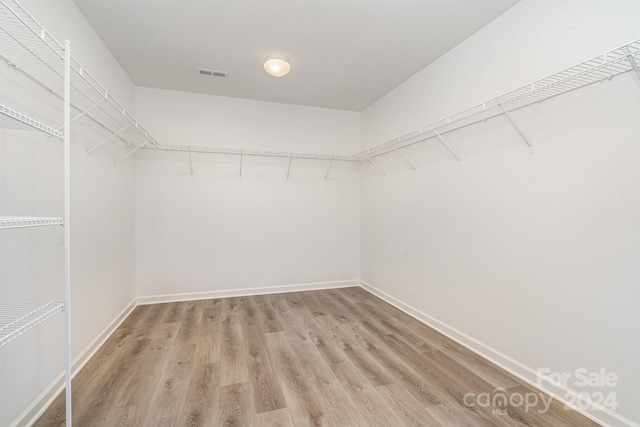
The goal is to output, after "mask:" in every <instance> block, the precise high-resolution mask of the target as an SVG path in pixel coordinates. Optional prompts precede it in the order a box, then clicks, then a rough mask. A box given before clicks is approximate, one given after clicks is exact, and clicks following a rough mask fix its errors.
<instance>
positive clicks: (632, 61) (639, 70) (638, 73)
mask: <svg viewBox="0 0 640 427" xmlns="http://www.w3.org/2000/svg"><path fill="white" fill-rule="evenodd" d="M622 50H623V51H624V53H626V54H627V59H628V60H629V63H630V64H631V67H633V71H635V72H636V76H638V78H639V79H640V68H638V63H637V62H636V60H635V58H634V57H633V55H632V54H631V52H629V48H628V47H626V46H625V47H624V48H622Z"/></svg>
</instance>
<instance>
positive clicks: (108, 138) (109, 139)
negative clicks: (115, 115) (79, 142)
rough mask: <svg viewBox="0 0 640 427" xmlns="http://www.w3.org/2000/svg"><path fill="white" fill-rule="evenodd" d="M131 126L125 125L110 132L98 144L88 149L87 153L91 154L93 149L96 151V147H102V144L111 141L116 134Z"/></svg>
mask: <svg viewBox="0 0 640 427" xmlns="http://www.w3.org/2000/svg"><path fill="white" fill-rule="evenodd" d="M130 127H131V125H126V126H125V127H123V128H122V129H120V130H119V131H117V132H114V133H112V134H111V135H109V136H108V137H107V138H106V139H105V140H103V141H102V142H101V143H100V144H98V145H96V146H94V147H93V148H92V149H90V150H89V151H87V154H91V153H93V152H94V151H96V150H97V149H98V148H100V147H102V146H103V145H104V144H106V143H107V142H109V141H111V140H112V139H113V138H115V137H116V136H118V135H120V134H121V133H122V132H124V131H125V130H127V129H129V128H130Z"/></svg>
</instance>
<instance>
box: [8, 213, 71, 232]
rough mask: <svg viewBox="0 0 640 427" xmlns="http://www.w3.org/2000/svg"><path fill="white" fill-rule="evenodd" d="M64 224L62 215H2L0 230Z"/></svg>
mask: <svg viewBox="0 0 640 427" xmlns="http://www.w3.org/2000/svg"><path fill="white" fill-rule="evenodd" d="M48 225H64V218H60V217H30V216H0V230H6V229H11V228H27V227H43V226H48Z"/></svg>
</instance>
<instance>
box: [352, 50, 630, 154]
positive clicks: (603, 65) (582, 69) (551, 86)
mask: <svg viewBox="0 0 640 427" xmlns="http://www.w3.org/2000/svg"><path fill="white" fill-rule="evenodd" d="M639 63H640V39H639V40H635V41H633V42H631V43H629V44H627V45H625V46H621V47H619V48H616V49H613V50H610V51H608V52H606V53H604V54H602V55H598V56H596V57H594V58H592V59H590V60H588V61H584V62H582V63H580V64H578V65H575V66H573V67H571V68H567V69H566V70H563V71H560V72H558V73H555V74H553V75H551V76H548V77H545V78H544V79H541V80H538V81H535V82H533V83H530V84H528V85H526V86H522V87H520V88H518V89H516V90H513V91H511V92H508V93H506V94H504V95H501V96H498V97H496V98H493V99H490V100H488V101H486V102H483V103H481V104H478V105H476V106H474V107H471V108H468V109H466V110H464V111H461V112H459V113H456V114H453V115H451V116H448V117H445V118H443V119H440V120H437V121H435V122H433V123H430V124H428V125H426V126H422V127H420V128H418V129H415V130H413V131H412V132H408V133H405V134H403V135H400V136H398V137H397V138H393V139H391V140H389V141H386V142H384V143H382V144H379V145H376V146H374V147H371V148H368V149H366V150H363V151H361V152H359V153H358V154H356V155H355V157H356V158H358V159H360V160H363V161H370V162H371V159H372V158H375V157H378V156H382V155H385V154H389V153H392V152H396V153H397V150H399V149H402V148H406V147H409V146H411V145H414V144H418V143H420V142H425V141H427V140H429V139H433V138H436V139H438V140H439V141H440V142H441V143H443V144H444V145H445V146H446V147H447V149H448V150H449V151H450V152H451V153H452V154H453V155H454V156H455V157H456V159H457V160H458V161H460V160H461V159H460V156H459V155H458V154H457V153H456V152H455V151H454V150H453V148H452V147H451V146H450V145H449V144H448V143H447V141H446V140H445V139H444V137H443V136H442V135H444V134H447V133H450V132H453V131H455V130H457V129H461V128H463V127H466V126H470V125H472V124H475V123H479V122H482V121H485V120H488V119H491V118H493V117H496V116H499V115H502V114H504V115H505V116H506V117H507V119H508V120H509V121H510V123H511V124H512V125H513V126H514V127H516V129H517V130H518V132H519V133H520V135H521V136H522V138H523V139H524V140H525V142H526V143H527V144H528V145H529V146H530V148H533V146H532V144H531V142H530V141H529V140H528V139H527V137H526V135H525V134H524V133H522V131H521V130H520V129H519V128H518V126H517V124H516V123H515V121H514V120H513V118H512V117H511V115H510V114H509V113H510V112H511V111H515V110H519V109H521V108H524V107H526V106H529V105H531V104H535V103H538V102H542V101H544V100H547V99H550V98H553V97H556V96H559V95H562V94H564V93H567V92H570V91H573V90H576V89H580V88H583V87H585V86H589V85H591V84H594V83H597V82H602V81H604V80H610V79H612V78H613V77H616V76H618V75H620V74H624V73H627V72H631V71H633V72H635V73H636V74H637V76H638V78H640V70H639V68H638V64H639ZM405 160H406V159H405ZM372 163H373V162H372ZM374 166H375V163H374Z"/></svg>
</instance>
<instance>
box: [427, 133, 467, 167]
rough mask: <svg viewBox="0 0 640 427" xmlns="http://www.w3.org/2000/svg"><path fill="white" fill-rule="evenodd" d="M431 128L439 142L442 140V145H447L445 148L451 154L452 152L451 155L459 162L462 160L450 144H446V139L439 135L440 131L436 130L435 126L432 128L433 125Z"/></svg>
mask: <svg viewBox="0 0 640 427" xmlns="http://www.w3.org/2000/svg"><path fill="white" fill-rule="evenodd" d="M431 129H432V130H433V132H434V133H435V134H436V136H437V137H438V139H439V140H440V142H442V143H443V144H444V146H445V147H447V149H448V150H449V151H450V152H451V154H453V157H455V158H456V159H457V160H458V161H459V162H462V160H460V156H458V154H457V153H456V152H455V151H454V150H453V148H451V146H450V145H449V144H447V141H445V139H444V138H443V137H442V135H440V132H438V131H437V130H436V128H434V127H432V128H431Z"/></svg>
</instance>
